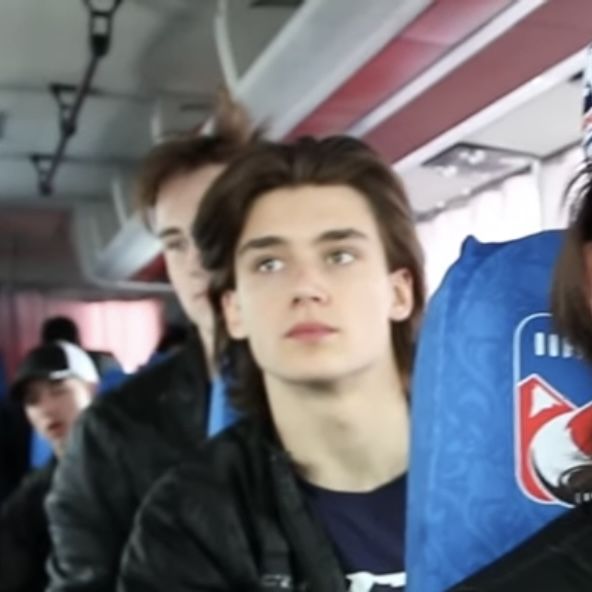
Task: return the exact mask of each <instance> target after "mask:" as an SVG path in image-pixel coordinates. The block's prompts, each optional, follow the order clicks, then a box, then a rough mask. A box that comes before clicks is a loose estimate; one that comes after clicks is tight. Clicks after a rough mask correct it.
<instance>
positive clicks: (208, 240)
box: [194, 136, 425, 413]
mask: <svg viewBox="0 0 592 592" xmlns="http://www.w3.org/2000/svg"><path fill="white" fill-rule="evenodd" d="M300 185H347V186H349V187H352V188H354V189H356V190H357V191H358V192H359V193H360V194H361V195H363V196H364V197H365V199H366V200H367V202H368V204H369V206H370V208H371V210H372V212H373V214H374V216H375V218H376V222H377V224H378V227H379V230H380V234H381V238H382V242H383V246H384V249H385V252H386V258H387V262H388V266H389V271H394V270H397V269H402V268H405V269H407V270H408V271H409V273H410V275H411V278H412V282H413V296H414V306H413V311H412V314H411V316H410V318H409V319H408V320H406V321H404V322H401V323H398V324H397V325H396V326H395V325H393V329H392V342H393V347H394V352H395V356H396V361H397V365H398V368H399V370H400V373H401V376H402V379H403V381H404V384H405V385H406V386H407V385H408V380H409V376H410V374H411V369H412V364H413V354H414V345H415V339H416V334H417V329H418V324H419V320H420V317H421V314H422V312H423V307H424V303H425V288H424V276H423V255H422V251H421V247H420V245H419V241H418V239H417V235H416V232H415V225H414V220H413V214H412V211H411V207H410V205H409V201H408V199H407V195H406V193H405V190H404V188H403V185H402V183H401V181H400V180H399V178H398V177H397V176H396V175H395V174H394V173H393V171H392V170H391V169H390V167H388V166H387V165H386V164H385V163H384V162H383V161H382V160H381V159H380V158H379V157H378V155H377V154H376V153H375V152H374V151H373V150H372V149H371V148H369V147H368V146H367V145H366V144H364V143H363V142H361V141H359V140H356V139H354V138H349V137H340V136H338V137H332V138H327V139H324V140H315V139H313V138H302V139H300V140H297V141H296V142H294V143H290V144H281V143H273V142H261V143H259V144H258V145H257V146H255V147H254V148H252V149H251V150H249V151H248V152H247V153H245V154H244V155H243V156H241V157H239V158H238V159H237V160H235V161H234V162H233V163H232V164H231V165H230V166H229V167H228V169H227V170H226V171H225V172H224V173H223V174H222V175H221V176H220V177H219V178H218V179H217V180H216V181H215V182H214V184H213V185H212V187H211V188H210V190H209V191H208V192H207V194H206V196H205V197H204V200H203V202H202V205H201V207H200V211H199V214H198V217H197V219H196V222H195V225H194V238H195V240H196V243H197V246H198V248H199V250H200V252H201V256H202V262H203V265H204V267H205V268H206V269H208V270H209V271H210V272H211V273H212V282H211V287H210V298H211V303H212V306H213V308H214V312H215V317H216V345H217V347H216V349H217V353H218V356H219V361H220V364H221V365H222V367H223V368H224V372H225V373H226V377H227V378H228V380H229V387H230V391H231V397H232V399H233V401H234V403H235V405H236V406H238V407H239V408H241V409H242V410H245V411H247V412H250V413H253V412H260V411H264V410H265V409H266V401H265V393H264V389H263V379H262V374H261V371H260V370H259V368H258V367H257V364H256V363H255V360H254V359H253V356H252V354H251V352H250V349H249V346H248V344H247V343H245V342H243V341H234V340H232V339H231V338H230V336H229V334H228V332H227V330H226V326H225V322H224V318H223V314H222V307H221V301H222V296H223V294H224V293H225V292H227V291H229V290H232V289H233V288H234V287H235V271H234V258H235V251H236V247H237V241H238V239H239V237H240V235H241V233H242V229H243V226H244V224H245V222H246V219H247V217H248V215H249V212H250V210H251V208H252V206H253V204H254V202H255V201H256V200H257V199H258V198H259V197H261V195H263V194H264V193H267V192H269V191H272V190H274V189H278V188H281V187H294V186H300Z"/></svg>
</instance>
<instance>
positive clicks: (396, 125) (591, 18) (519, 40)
mask: <svg viewBox="0 0 592 592" xmlns="http://www.w3.org/2000/svg"><path fill="white" fill-rule="evenodd" d="M555 2H556V3H561V4H562V5H563V6H564V10H567V9H568V6H569V5H570V3H569V2H565V3H564V2H563V0H555ZM576 3H577V2H576ZM574 4H575V3H574ZM545 8H546V7H545ZM537 12H538V11H536V12H535V13H533V15H532V16H531V17H530V18H527V19H525V20H524V21H522V22H520V23H519V24H518V25H517V26H515V27H514V28H513V29H511V30H510V31H509V32H508V33H506V34H505V35H503V36H502V37H500V38H499V39H498V40H496V41H495V42H494V43H492V44H490V45H488V46H487V47H486V48H485V49H484V50H483V51H481V52H480V53H479V54H477V55H476V56H475V57H474V58H472V59H471V60H469V61H468V62H467V63H465V64H463V65H462V66H460V67H459V68H457V69H456V70H455V71H454V72H452V73H451V74H450V75H449V76H448V77H447V78H445V79H444V80H442V81H441V82H439V83H438V84H436V85H434V86H433V87H431V88H430V89H429V90H428V91H427V92H426V93H424V94H423V95H421V96H420V97H418V98H417V99H416V100H415V101H413V102H412V103H410V104H409V105H407V106H406V107H404V108H403V109H401V110H400V111H398V112H397V113H394V114H393V115H392V116H391V117H390V118H388V119H387V120H386V121H384V122H383V123H382V124H381V125H380V126H379V127H378V128H376V129H374V130H372V131H371V132H370V133H368V134H367V135H366V137H365V138H364V139H365V140H366V141H368V142H369V143H370V144H372V145H373V146H374V147H375V148H376V149H377V150H378V151H380V152H381V154H382V155H383V156H384V157H385V158H386V159H388V160H389V161H390V162H396V161H397V160H399V159H401V158H402V157H403V156H405V155H406V154H408V153H409V152H412V151H413V150H415V149H417V148H419V147H421V146H422V145H424V144H426V143H427V142H429V141H430V140H432V139H433V138H435V137H437V136H438V135H440V134H442V133H444V132H445V131H447V130H448V129H450V128H451V127H454V126H455V125H457V124H459V123H460V122H462V121H463V120H464V119H466V118H467V117H469V116H471V115H473V114H475V113H477V112H478V111H480V110H481V109H483V108H485V107H487V106H488V105H489V104H491V103H492V102H494V101H495V100H497V99H499V98H501V97H502V96H504V95H506V94H507V93H509V92H511V91H512V90H514V89H516V88H517V87H518V86H520V85H521V84H523V83H525V82H527V81H528V80H530V79H532V78H534V77H535V76H537V75H539V74H542V73H543V72H544V71H545V70H547V69H548V68H549V67H551V66H553V65H554V64H556V63H557V62H559V61H561V60H562V59H565V58H567V57H569V56H570V55H572V54H574V53H575V52H577V51H579V50H580V49H582V48H583V47H585V46H586V45H587V44H588V43H589V42H590V40H591V39H592V2H590V3H589V4H587V6H586V10H585V11H583V12H580V13H579V18H580V19H587V20H588V23H589V27H588V29H587V30H585V29H581V28H577V29H576V28H567V27H563V26H560V27H550V26H547V25H540V24H538V23H537V20H536V19H537V16H538V17H540V16H541V15H537ZM564 16H565V15H564Z"/></svg>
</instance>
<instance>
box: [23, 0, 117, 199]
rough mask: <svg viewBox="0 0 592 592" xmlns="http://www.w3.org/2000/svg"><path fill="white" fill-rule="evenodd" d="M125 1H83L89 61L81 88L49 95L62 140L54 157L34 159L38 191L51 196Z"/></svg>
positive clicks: (60, 88) (64, 87)
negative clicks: (53, 98)
mask: <svg viewBox="0 0 592 592" xmlns="http://www.w3.org/2000/svg"><path fill="white" fill-rule="evenodd" d="M122 1H123V0H83V3H84V4H85V6H86V7H87V9H88V13H89V25H88V26H89V45H90V52H91V56H90V60H89V62H88V65H87V67H86V70H85V72H84V75H83V77H82V80H81V81H80V83H79V84H78V86H71V85H68V84H59V83H55V84H52V85H50V91H51V93H52V94H53V96H54V97H55V99H56V102H57V104H58V109H59V118H60V138H59V140H58V144H57V146H56V149H55V151H54V153H53V155H52V156H49V157H45V156H41V157H40V156H39V155H33V156H31V162H33V165H34V166H35V170H36V171H37V175H38V177H39V191H40V192H41V194H42V195H51V194H52V192H53V179H54V177H55V175H56V173H57V170H58V167H59V166H60V163H61V162H62V161H63V159H64V156H65V154H66V148H67V146H68V142H69V140H70V138H71V137H72V136H73V135H74V134H75V133H76V128H77V124H78V116H79V114H80V111H81V109H82V105H83V103H84V102H85V100H86V98H87V96H88V94H89V92H90V89H91V84H92V81H93V78H94V75H95V72H96V69H97V67H98V64H99V61H100V60H101V58H103V57H105V55H106V54H107V52H108V51H109V47H110V45H111V35H112V32H113V16H114V15H115V12H116V10H117V9H118V8H119V6H120V5H121V3H122Z"/></svg>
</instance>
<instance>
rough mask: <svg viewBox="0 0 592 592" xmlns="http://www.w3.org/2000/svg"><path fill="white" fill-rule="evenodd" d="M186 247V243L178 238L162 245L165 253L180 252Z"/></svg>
mask: <svg viewBox="0 0 592 592" xmlns="http://www.w3.org/2000/svg"><path fill="white" fill-rule="evenodd" d="M186 246H187V241H186V240H184V239H182V238H179V239H175V240H171V241H167V242H166V243H164V248H165V250H167V251H182V250H183V249H185V247H186Z"/></svg>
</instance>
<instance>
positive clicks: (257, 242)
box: [236, 235, 287, 257]
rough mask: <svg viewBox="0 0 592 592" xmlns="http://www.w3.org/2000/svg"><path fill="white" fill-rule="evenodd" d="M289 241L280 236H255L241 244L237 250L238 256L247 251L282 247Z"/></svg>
mask: <svg viewBox="0 0 592 592" xmlns="http://www.w3.org/2000/svg"><path fill="white" fill-rule="evenodd" d="M286 243H287V241H286V240H285V239H283V238H281V237H279V236H271V235H270V236H261V237H259V238H253V239H251V240H248V241H247V242H246V243H244V244H243V245H241V246H240V247H239V249H238V251H237V254H236V256H237V257H240V256H242V255H244V254H245V253H246V252H247V251H251V250H260V249H268V248H269V247H280V246H283V245H285V244H286Z"/></svg>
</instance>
